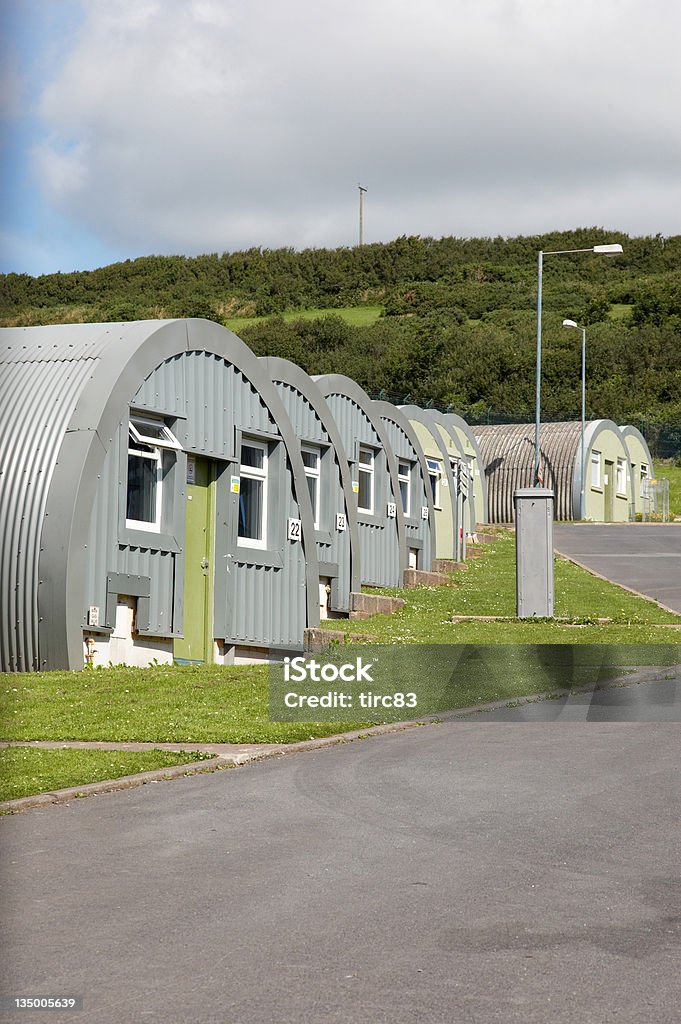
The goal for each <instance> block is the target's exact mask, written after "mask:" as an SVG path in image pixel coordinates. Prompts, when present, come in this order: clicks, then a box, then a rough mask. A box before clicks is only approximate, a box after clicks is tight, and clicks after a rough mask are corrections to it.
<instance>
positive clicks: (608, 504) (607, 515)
mask: <svg viewBox="0 0 681 1024" xmlns="http://www.w3.org/2000/svg"><path fill="white" fill-rule="evenodd" d="M614 472H615V466H614V463H612V462H610V461H609V460H608V459H606V460H605V473H604V476H603V506H604V507H603V519H604V520H605V522H606V523H611V522H612V521H613V519H614V518H615V509H614V507H613V500H612V497H613V489H614V483H615V481H614Z"/></svg>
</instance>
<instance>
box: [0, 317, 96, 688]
mask: <svg viewBox="0 0 681 1024" xmlns="http://www.w3.org/2000/svg"><path fill="white" fill-rule="evenodd" d="M101 348H102V344H101V341H100V339H98V338H96V337H95V338H93V337H92V331H91V330H90V332H87V331H86V330H81V331H75V332H73V331H72V330H71V329H70V328H69V329H68V330H67V329H65V328H59V327H57V328H55V329H54V330H53V331H52V330H50V331H49V337H48V338H47V339H46V336H45V335H44V334H43V335H41V340H40V341H38V339H37V338H36V336H35V333H31V329H30V328H27V329H23V328H14V329H9V330H5V331H3V335H2V345H1V347H0V523H2V546H1V548H0V605H1V606H2V617H1V625H0V665H1V666H2V669H3V670H6V671H12V670H20V671H27V670H31V669H38V668H40V667H41V665H40V658H39V650H38V589H39V586H40V582H39V573H38V563H39V557H40V537H41V533H42V524H43V519H44V516H45V508H46V504H47V495H48V491H49V487H50V483H51V480H52V474H53V471H54V466H55V462H56V458H57V454H58V452H59V448H60V446H61V443H62V439H63V436H64V432H65V431H66V427H67V425H68V423H69V420H70V418H71V416H72V414H73V410H74V409H75V406H76V403H77V401H78V398H79V397H80V394H81V393H82V391H83V389H84V388H85V387H86V385H87V382H88V380H89V378H90V376H91V374H92V372H93V370H94V367H95V366H96V364H97V359H98V356H99V354H100V352H101Z"/></svg>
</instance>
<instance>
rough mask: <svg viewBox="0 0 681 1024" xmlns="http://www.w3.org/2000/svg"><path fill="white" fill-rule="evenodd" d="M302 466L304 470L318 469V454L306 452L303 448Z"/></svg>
mask: <svg viewBox="0 0 681 1024" xmlns="http://www.w3.org/2000/svg"><path fill="white" fill-rule="evenodd" d="M303 465H304V466H305V468H306V469H316V470H318V469H319V453H318V452H308V451H305V449H304V448H303Z"/></svg>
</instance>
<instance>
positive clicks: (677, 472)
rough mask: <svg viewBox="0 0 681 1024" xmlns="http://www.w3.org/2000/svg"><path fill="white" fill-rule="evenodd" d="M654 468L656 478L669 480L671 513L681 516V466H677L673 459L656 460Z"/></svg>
mask: <svg viewBox="0 0 681 1024" xmlns="http://www.w3.org/2000/svg"><path fill="white" fill-rule="evenodd" d="M653 468H654V473H655V477H656V479H659V478H664V477H666V479H667V480H669V514H670V515H672V516H681V466H675V465H674V463H673V462H672V461H671V460H665V461H664V462H660V461H658V460H656V461H655V463H654V464H653Z"/></svg>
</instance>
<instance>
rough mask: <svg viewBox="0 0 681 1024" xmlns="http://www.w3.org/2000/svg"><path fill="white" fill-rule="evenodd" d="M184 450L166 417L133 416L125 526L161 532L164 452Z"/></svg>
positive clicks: (129, 427) (129, 433) (129, 425)
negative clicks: (166, 422) (167, 423)
mask: <svg viewBox="0 0 681 1024" xmlns="http://www.w3.org/2000/svg"><path fill="white" fill-rule="evenodd" d="M180 449H181V445H180V443H179V441H178V440H177V438H176V437H175V435H174V434H173V432H172V431H171V430H170V428H169V427H168V426H166V424H165V423H164V422H163V420H158V419H152V418H151V417H149V418H147V417H143V416H131V417H130V421H129V424H128V479H127V491H126V498H125V525H126V527H127V528H128V529H131V530H148V531H149V532H151V533H160V531H161V517H162V513H163V459H164V451H167V450H170V451H179V450H180Z"/></svg>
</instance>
